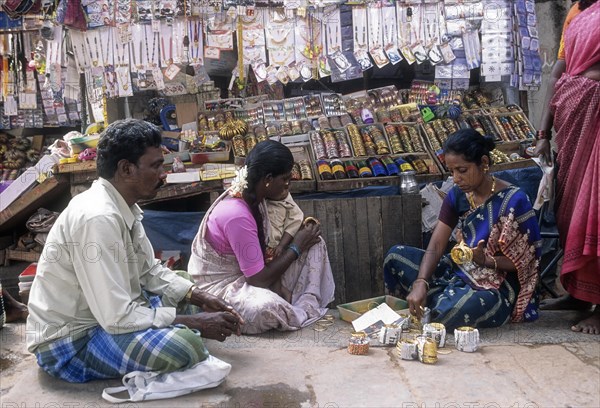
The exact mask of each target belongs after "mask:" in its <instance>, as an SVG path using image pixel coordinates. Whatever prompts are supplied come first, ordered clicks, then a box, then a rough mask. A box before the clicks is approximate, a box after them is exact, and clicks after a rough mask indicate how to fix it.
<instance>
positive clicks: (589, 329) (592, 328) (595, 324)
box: [571, 305, 600, 334]
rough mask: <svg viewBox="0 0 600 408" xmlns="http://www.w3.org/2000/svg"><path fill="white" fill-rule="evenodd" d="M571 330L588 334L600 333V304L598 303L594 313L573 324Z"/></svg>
mask: <svg viewBox="0 0 600 408" xmlns="http://www.w3.org/2000/svg"><path fill="white" fill-rule="evenodd" d="M571 330H573V331H575V332H582V333H586V334H600V306H598V305H596V309H595V310H594V311H593V312H592V315H591V316H590V317H588V318H587V319H583V320H582V321H580V322H579V323H577V324H576V325H574V326H572V327H571Z"/></svg>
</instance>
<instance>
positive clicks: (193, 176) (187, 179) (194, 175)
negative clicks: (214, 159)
mask: <svg viewBox="0 0 600 408" xmlns="http://www.w3.org/2000/svg"><path fill="white" fill-rule="evenodd" d="M196 181H200V171H199V170H198V169H190V170H188V171H186V172H185V173H169V174H167V184H173V183H193V182H196Z"/></svg>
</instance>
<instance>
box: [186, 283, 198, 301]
mask: <svg viewBox="0 0 600 408" xmlns="http://www.w3.org/2000/svg"><path fill="white" fill-rule="evenodd" d="M197 287H198V286H196V285H192V286H191V287H190V289H189V290H188V291H187V293H186V294H185V300H186V302H188V303H189V302H190V300H192V294H193V293H194V289H196V288H197Z"/></svg>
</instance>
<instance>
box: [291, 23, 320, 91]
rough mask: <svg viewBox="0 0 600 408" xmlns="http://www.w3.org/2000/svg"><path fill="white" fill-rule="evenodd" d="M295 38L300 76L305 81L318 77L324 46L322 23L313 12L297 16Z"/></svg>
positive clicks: (297, 66)
mask: <svg viewBox="0 0 600 408" xmlns="http://www.w3.org/2000/svg"><path fill="white" fill-rule="evenodd" d="M295 38H296V41H295V43H296V44H295V58H296V68H297V69H298V72H299V73H300V78H301V79H302V80H303V81H304V82H307V81H310V80H311V79H312V78H313V76H314V77H315V79H316V75H315V74H318V68H317V65H318V61H319V57H320V56H321V52H322V50H323V48H322V40H321V38H322V35H321V24H320V22H319V20H317V19H316V18H315V16H314V15H313V13H312V12H309V13H307V14H306V16H304V17H301V16H299V17H296V27H295Z"/></svg>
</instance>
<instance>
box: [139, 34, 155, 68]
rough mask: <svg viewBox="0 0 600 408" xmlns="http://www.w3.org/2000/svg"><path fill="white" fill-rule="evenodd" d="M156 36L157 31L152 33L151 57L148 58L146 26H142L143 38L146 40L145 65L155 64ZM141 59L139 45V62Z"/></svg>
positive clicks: (152, 65)
mask: <svg viewBox="0 0 600 408" xmlns="http://www.w3.org/2000/svg"><path fill="white" fill-rule="evenodd" d="M156 37H157V33H155V32H153V33H152V58H150V52H149V50H148V30H147V27H144V39H145V40H146V41H145V43H146V67H154V66H156V64H155V60H154V57H155V55H156ZM141 60H142V49H141V47H140V64H141V63H142V62H141Z"/></svg>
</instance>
